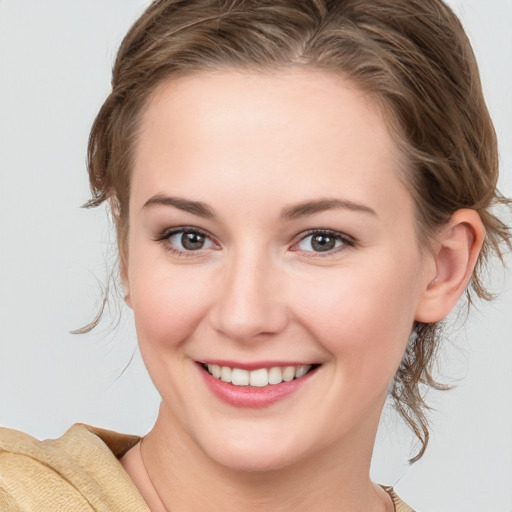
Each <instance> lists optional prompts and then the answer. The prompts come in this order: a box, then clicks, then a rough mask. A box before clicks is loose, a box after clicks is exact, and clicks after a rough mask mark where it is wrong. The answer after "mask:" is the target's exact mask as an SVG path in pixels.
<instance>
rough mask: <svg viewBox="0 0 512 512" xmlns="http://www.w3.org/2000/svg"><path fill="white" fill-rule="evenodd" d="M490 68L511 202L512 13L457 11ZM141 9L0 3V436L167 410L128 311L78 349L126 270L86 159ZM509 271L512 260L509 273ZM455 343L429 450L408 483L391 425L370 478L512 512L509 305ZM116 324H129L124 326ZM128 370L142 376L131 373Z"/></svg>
mask: <svg viewBox="0 0 512 512" xmlns="http://www.w3.org/2000/svg"><path fill="white" fill-rule="evenodd" d="M449 3H450V5H452V6H453V7H454V8H455V10H456V12H457V13H458V14H459V15H460V16H461V18H462V20H463V23H464V25H465V26H466V29H467V31H468V33H469V36H470V38H471V40H472V42H473V44H474V47H475V51H476V53H477V57H478V58H479V62H480V66H481V72H482V78H483V83H484V89H485V92H486V96H487V99H488V103H489V107H490V110H491V113H492V115H493V118H494V120H495V124H496V128H497V131H498V134H499V137H500V142H501V165H502V180H501V188H502V190H503V192H504V193H506V194H507V195H509V196H511V195H512V144H511V141H512V139H511V136H512V33H511V28H510V27H511V26H512V1H510V0H466V1H462V0H452V1H451V2H449ZM145 5H147V1H144V0H109V1H105V0H73V1H72V2H70V1H65V0H61V1H58V0H44V1H42V0H0V424H2V425H4V426H9V427H12V428H17V429H21V430H24V431H27V432H29V433H31V434H33V435H34V436H36V437H40V438H45V437H56V436H59V435H61V434H62V433H63V432H64V431H65V430H66V429H67V428H68V427H69V426H70V425H71V424H72V423H74V422H77V421H81V422H86V423H90V424H94V425H98V426H103V427H106V428H112V429H116V430H120V431H125V432H133V433H139V434H142V433H144V432H146V431H147V430H148V429H149V428H150V427H151V425H152V422H153V421H154V419H155V417H156V412H157V405H158V396H157V394H156V392H155V391H154V389H153V387H152V384H151V383H150V381H149V378H148V377H147V375H146V372H145V370H144V367H143V365H142V363H141V361H140V357H139V355H138V352H137V350H136V339H135V335H134V333H133V328H132V319H131V314H130V312H129V311H124V306H123V305H122V301H120V300H117V301H116V300H112V301H111V311H109V312H108V313H109V314H111V316H112V318H113V319H114V321H117V319H118V320H119V325H118V327H117V328H116V329H112V328H111V327H110V326H109V322H108V321H107V322H105V323H103V324H102V325H101V327H100V328H99V329H98V330H97V332H95V333H94V334H90V335H84V336H73V335H71V334H69V330H70V329H73V328H77V327H80V326H81V325H83V324H84V323H86V322H87V321H88V320H90V319H91V317H92V316H94V313H95V311H96V308H97V306H98V304H99V300H100V297H101V285H102V284H104V283H105V282H106V281H107V279H106V277H107V274H108V269H109V268H110V266H111V265H112V264H113V262H114V261H115V247H114V238H113V233H112V232H111V228H110V227H109V224H108V219H107V215H106V213H105V211H104V210H103V209H101V208H100V209H98V210H96V211H86V210H83V209H80V208H79V206H80V205H81V204H82V203H84V202H85V201H86V200H87V199H88V197H89V192H88V182H87V176H86V170H85V163H84V162H85V149H86V143H87V136H88V130H89V128H90V125H91V123H92V120H93V117H94V115H95V113H96V112H97V110H98V108H99V106H100V105H101V103H102V100H103V99H104V98H105V96H106V94H107V93H108V90H109V74H110V67H111V64H112V61H113V58H114V55H115V51H116V48H117V46H118V44H119V42H120V40H121V38H122V36H123V34H124V33H125V31H126V29H127V28H128V27H129V25H130V24H131V22H132V21H133V20H134V19H135V17H136V16H137V15H138V14H139V13H141V12H142V10H143V8H144V6H145ZM509 264H510V257H509ZM493 283H494V285H493V286H494V288H495V289H496V290H501V294H500V296H499V299H498V300H497V301H496V302H495V303H494V304H492V305H486V304H484V305H481V306H480V307H479V312H476V313H475V314H473V316H472V318H471V320H470V322H468V323H467V324H466V325H465V326H460V325H461V323H459V326H460V327H459V328H457V329H453V330H452V331H451V336H450V340H451V341H450V343H446V347H445V349H444V351H443V354H442V356H443V357H442V358H441V359H442V361H441V362H442V371H443V374H444V375H445V376H448V377H449V379H448V380H449V382H452V383H454V384H456V389H454V390H453V391H450V392H447V393H436V394H431V396H430V401H431V403H432V404H433V405H434V406H435V409H436V411H433V413H432V415H431V421H432V426H433V435H432V441H431V445H430V447H429V449H428V451H427V454H426V455H425V457H424V458H423V459H422V460H421V461H420V462H418V463H417V464H415V465H413V466H412V467H409V466H408V465H407V463H406V459H407V456H408V453H409V449H410V448H411V443H412V437H411V435H410V434H409V433H408V432H407V431H406V430H405V429H404V428H403V427H402V425H401V423H400V421H399V420H397V418H396V415H394V413H392V412H391V411H390V410H387V411H386V412H385V414H384V418H383V422H382V428H381V429H380V431H379V436H378V442H377V447H376V453H375V460H374V464H373V470H372V472H373V477H374V478H375V479H376V480H377V481H380V482H382V483H386V484H395V485H396V488H397V490H398V492H399V493H400V494H401V495H402V497H403V498H404V499H405V500H406V501H410V503H411V505H413V506H415V507H416V508H418V509H419V510H420V511H424V512H446V511H450V512H477V511H478V512H481V511H483V510H488V511H490V510H493V511H495V512H500V511H503V512H510V511H512V405H511V404H512V398H511V397H512V372H511V370H510V366H511V363H512V343H511V335H510V332H511V329H512V291H511V286H510V272H508V274H507V273H504V272H498V273H497V274H496V275H495V276H494V281H493ZM118 309H119V310H120V311H121V315H120V317H118ZM132 355H133V361H132V363H131V364H130V365H129V366H128V368H127V369H126V370H125V371H124V372H123V369H124V368H125V367H126V365H127V364H128V362H129V361H130V359H131V357H132Z"/></svg>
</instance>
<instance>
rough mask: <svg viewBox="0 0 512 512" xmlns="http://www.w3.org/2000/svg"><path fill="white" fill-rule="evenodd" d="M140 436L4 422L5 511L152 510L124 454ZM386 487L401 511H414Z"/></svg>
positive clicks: (0, 497) (0, 442)
mask: <svg viewBox="0 0 512 512" xmlns="http://www.w3.org/2000/svg"><path fill="white" fill-rule="evenodd" d="M138 441H139V437H137V436H129V435H126V434H118V433H117V432H112V431H109V430H103V429H99V428H93V427H89V426H87V425H83V424H76V425H73V427H71V428H70V429H69V430H68V431H67V432H66V433H65V434H64V435H63V436H62V437H60V438H59V439H50V440H46V441H38V440H37V439H34V438H33V437H31V436H29V435H28V434H24V433H23V432H18V431H16V430H10V429H6V428H0V511H1V512H71V511H72V512H114V511H123V512H125V511H126V512H128V511H129V512H150V510H149V508H148V506H147V505H146V503H145V501H144V500H143V499H142V496H141V495H140V494H139V491H138V490H137V488H136V487H135V485H134V483H133V482H132V480H131V479H130V477H129V476H128V473H126V471H125V470H124V469H123V467H122V466H121V464H120V463H119V460H118V459H119V458H120V457H122V456H123V455H124V454H125V453H126V452H127V451H128V450H129V449H130V448H131V447H132V446H134V445H135V444H136V443H137V442H138ZM385 489H386V491H387V492H388V493H389V494H390V496H391V497H392V498H393V502H394V504H395V510H396V512H414V511H413V510H412V509H411V508H410V507H408V506H407V505H406V504H405V503H403V502H402V501H401V500H400V498H399V497H398V496H397V495H396V494H395V493H394V492H393V490H392V489H391V488H390V487H385Z"/></svg>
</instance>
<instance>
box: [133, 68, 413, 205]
mask: <svg viewBox="0 0 512 512" xmlns="http://www.w3.org/2000/svg"><path fill="white" fill-rule="evenodd" d="M388 124H389V123H388V122H387V119H386V118H385V116H384V115H383V113H382V110H381V109H380V108H379V106H378V105H377V103H376V102H374V101H373V100H372V98H371V97H370V96H369V95H368V94H366V93H364V92H363V91H361V90H359V89H357V88H356V87H354V86H353V85H352V84H351V83H350V82H348V81H347V80H345V79H343V78H342V77H340V76H337V75H334V74H330V73H327V72H325V73H324V72H318V71H305V70H288V71H276V72H273V73H256V72H247V73H244V72H239V71H217V72H211V73H206V72H205V73H198V74H196V75H192V76H188V77H184V78H180V79H176V80H170V81H168V82H166V83H164V84H162V85H161V86H160V87H159V88H158V89H157V91H156V92H155V93H154V95H153V97H152V98H151V100H150V101H149V103H148V105H147V107H146V109H145V111H144V113H143V117H142V122H141V130H140V134H139V140H138V143H137V147H136V151H135V166H134V174H133V177H132V185H133V186H132V191H133V197H132V199H134V200H135V201H136V202H138V203H139V205H140V204H141V201H144V200H147V198H148V195H151V194H155V193H167V192H168V191H169V189H172V192H173V193H178V192H179V193H182V192H183V193H186V195H189V194H190V191H191V190H193V191H194V192H193V193H194V194H195V196H196V197H194V199H198V200H201V201H203V200H208V199H209V198H211V197H212V195H215V192H216V191H219V190H220V191H222V190H224V191H225V190H235V189H236V190H237V192H238V193H239V194H241V192H244V193H245V192H247V197H246V198H245V199H250V198H258V199H261V198H262V197H267V198H269V200H270V197H271V196H273V195H274V192H275V191H276V190H278V191H280V196H279V197H283V194H284V195H285V196H286V198H287V199H288V200H289V201H291V202H292V201H301V200H305V199H308V198H307V197H303V196H304V195H305V194H306V195H307V194H309V195H317V196H324V197H325V196H330V195H332V194H333V193H335V192H336V191H340V189H343V190H345V191H346V192H347V193H349V194H350V195H351V196H352V197H351V198H349V199H354V200H355V199H358V198H359V197H361V196H365V197H367V196H368V194H369V192H372V191H373V193H374V194H375V195H376V196H377V195H382V194H381V191H382V190H383V189H382V187H383V185H384V184H386V183H387V185H390V184H391V185H392V186H393V187H394V188H397V189H398V188H400V187H401V184H400V180H399V179H398V172H397V169H398V167H399V155H398V152H397V150H396V148H395V145H394V143H393V139H392V137H391V136H390V133H389V131H388V129H387V126H388ZM222 186H224V188H222ZM250 192H252V194H251V193H250ZM402 192H403V190H402ZM242 195H243V194H242ZM144 198H145V199H144ZM243 199H244V198H243V197H240V200H241V201H243Z"/></svg>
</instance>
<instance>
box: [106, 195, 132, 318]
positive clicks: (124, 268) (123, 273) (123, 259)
mask: <svg viewBox="0 0 512 512" xmlns="http://www.w3.org/2000/svg"><path fill="white" fill-rule="evenodd" d="M109 205H110V213H111V215H112V220H113V222H114V225H115V226H116V232H117V236H119V231H118V230H117V227H118V224H119V200H118V199H117V197H115V196H111V197H110V198H109ZM123 251H124V249H123V247H121V244H120V243H119V239H118V240H117V252H118V255H119V274H120V277H121V283H122V285H123V290H124V301H125V303H126V305H127V306H128V307H130V308H131V307H132V304H131V299H130V286H129V281H128V262H127V255H126V254H124V252H123Z"/></svg>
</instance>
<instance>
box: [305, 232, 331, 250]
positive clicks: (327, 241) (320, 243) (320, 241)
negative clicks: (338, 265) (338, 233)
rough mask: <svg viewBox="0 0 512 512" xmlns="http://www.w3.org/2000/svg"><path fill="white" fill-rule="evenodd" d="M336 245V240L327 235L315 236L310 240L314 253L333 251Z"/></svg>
mask: <svg viewBox="0 0 512 512" xmlns="http://www.w3.org/2000/svg"><path fill="white" fill-rule="evenodd" d="M335 245H336V240H335V239H334V238H333V237H331V236H327V235H316V236H314V237H313V238H312V240H311V246H312V247H313V249H314V250H315V251H318V252H325V251H330V250H331V249H334V246H335Z"/></svg>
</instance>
